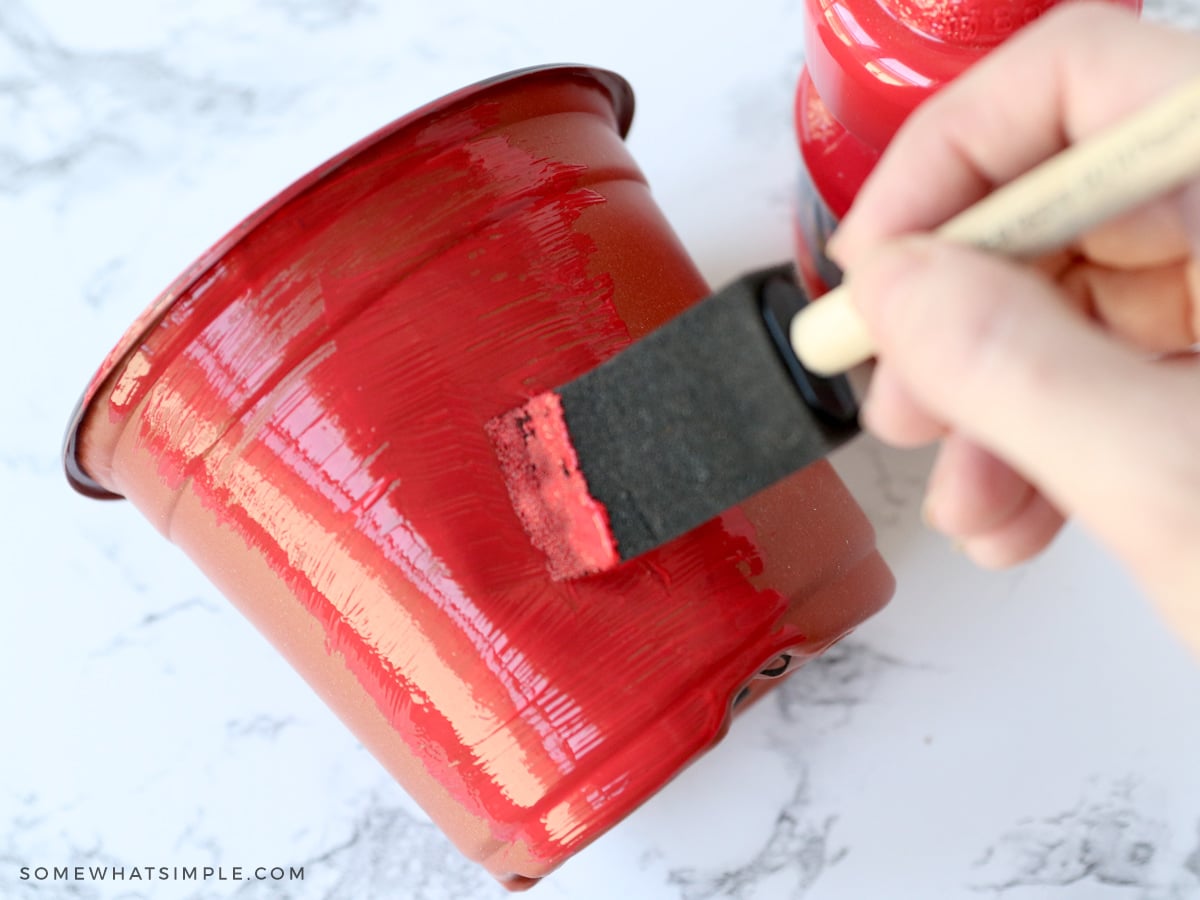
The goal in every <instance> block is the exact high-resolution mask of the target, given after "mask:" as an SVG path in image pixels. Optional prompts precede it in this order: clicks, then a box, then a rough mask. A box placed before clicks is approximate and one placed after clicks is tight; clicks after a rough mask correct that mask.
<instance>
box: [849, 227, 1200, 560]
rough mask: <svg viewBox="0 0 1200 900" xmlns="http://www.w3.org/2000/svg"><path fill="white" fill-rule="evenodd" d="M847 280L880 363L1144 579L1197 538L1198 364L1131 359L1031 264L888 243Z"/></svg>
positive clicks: (941, 246)
mask: <svg viewBox="0 0 1200 900" xmlns="http://www.w3.org/2000/svg"><path fill="white" fill-rule="evenodd" d="M849 283H850V287H851V291H852V294H853V298H854V302H855V304H856V305H857V306H858V307H859V309H860V311H861V312H862V314H863V316H864V318H865V319H866V322H867V326H868V328H869V330H870V331H871V333H872V336H873V337H874V339H875V342H876V346H877V347H878V355H879V358H880V360H881V361H882V362H883V363H884V364H885V365H887V366H888V367H889V368H890V369H891V370H892V371H893V372H894V373H895V374H896V375H897V377H898V378H899V379H900V381H901V382H902V383H903V384H904V386H905V387H906V388H907V390H908V392H909V393H910V394H911V395H912V397H913V399H915V400H916V402H917V403H918V404H919V405H921V406H923V407H924V408H925V410H926V411H927V412H929V413H930V414H932V415H933V416H934V417H935V418H936V419H938V420H940V421H941V422H943V423H945V424H946V425H947V426H949V427H951V428H952V429H955V430H957V431H960V432H962V433H964V434H965V435H966V436H968V437H969V438H971V439H972V440H974V441H975V442H976V443H978V444H980V445H982V446H984V447H986V448H987V449H989V450H990V451H991V452H992V453H994V454H995V455H996V456H998V457H1000V458H1001V459H1003V460H1004V461H1005V462H1007V463H1008V464H1009V465H1010V466H1012V467H1013V468H1014V469H1016V470H1017V471H1019V472H1021V474H1022V475H1024V476H1025V477H1026V478H1027V479H1028V480H1029V481H1031V482H1032V483H1033V484H1035V485H1036V486H1037V487H1038V488H1039V489H1040V490H1041V491H1042V493H1044V494H1045V495H1046V496H1047V497H1048V498H1049V499H1050V500H1051V501H1052V502H1054V503H1055V505H1057V506H1058V507H1059V508H1060V509H1062V510H1063V511H1064V512H1065V513H1067V514H1070V515H1075V516H1077V517H1078V518H1080V519H1081V520H1082V521H1083V522H1084V524H1085V525H1087V526H1088V527H1089V528H1090V529H1091V530H1092V531H1093V532H1094V533H1096V534H1097V536H1098V537H1100V538H1101V539H1102V540H1104V541H1105V542H1106V543H1108V544H1109V545H1110V546H1111V547H1112V548H1113V549H1114V550H1116V551H1117V552H1118V554H1119V555H1121V556H1124V557H1126V559H1127V561H1128V562H1130V563H1132V564H1133V565H1134V568H1135V569H1137V570H1139V571H1140V573H1141V574H1143V575H1145V574H1146V571H1145V569H1146V567H1147V566H1149V567H1153V566H1155V565H1158V564H1159V562H1161V558H1162V553H1163V552H1164V551H1168V549H1169V545H1170V544H1173V543H1175V542H1176V541H1179V540H1181V539H1187V538H1188V537H1189V536H1190V539H1191V540H1195V539H1196V538H1197V536H1198V535H1197V534H1196V532H1197V525H1196V522H1197V513H1196V511H1195V506H1196V497H1197V493H1196V491H1197V489H1200V466H1198V465H1197V463H1196V458H1197V456H1200V454H1198V453H1197V450H1196V448H1197V446H1200V423H1198V422H1197V416H1196V414H1195V413H1194V411H1193V410H1194V408H1195V407H1196V406H1197V404H1196V402H1195V397H1196V390H1197V386H1198V381H1197V377H1196V369H1195V367H1188V368H1185V367H1182V366H1169V365H1164V364H1156V363H1154V362H1152V361H1150V360H1147V359H1145V358H1142V357H1140V356H1138V355H1137V354H1136V353H1135V352H1134V351H1133V350H1132V349H1131V348H1129V347H1126V346H1125V345H1123V344H1120V343H1118V342H1117V341H1116V340H1114V339H1112V338H1111V337H1109V336H1108V335H1107V334H1105V333H1104V332H1103V331H1102V330H1101V329H1100V328H1099V326H1098V325H1096V324H1095V323H1093V322H1090V321H1088V320H1086V319H1084V318H1083V317H1082V316H1080V315H1079V314H1078V313H1076V312H1074V311H1072V310H1071V309H1070V308H1068V306H1067V303H1066V300H1065V298H1064V297H1063V296H1062V295H1061V294H1060V293H1059V291H1058V290H1057V288H1056V287H1055V285H1054V284H1053V283H1052V282H1050V281H1049V280H1047V279H1046V278H1044V277H1043V276H1041V275H1040V274H1038V273H1037V272H1035V271H1034V270H1033V269H1031V268H1028V267H1025V266H1022V265H1019V264H1016V263H1012V262H1009V261H1005V260H1002V259H999V258H997V257H994V256H990V255H987V254H985V253H982V252H979V251H976V250H972V249H969V248H966V247H962V246H956V245H953V244H949V243H945V242H941V241H938V240H936V239H934V238H929V237H908V238H903V239H900V240H898V241H895V242H893V243H892V244H890V245H888V246H885V247H884V248H882V249H880V250H879V251H878V252H877V253H876V254H875V255H874V256H873V257H872V258H870V259H869V260H866V261H865V262H864V264H863V265H862V266H861V267H859V268H855V269H854V270H853V272H852V273H851V278H850V281H849ZM1139 513H1140V515H1139ZM1131 517H1136V518H1137V519H1138V520H1139V521H1138V523H1137V525H1136V526H1135V525H1133V524H1132V523H1131V521H1130V520H1131ZM1156 524H1157V526H1159V527H1155V525H1156ZM1181 528H1182V529H1183V531H1182V533H1181V532H1180V529H1181ZM1164 532H1165V534H1164ZM1164 541H1168V544H1167V545H1165V546H1164V543H1163V542H1164ZM1191 546H1192V548H1193V549H1192V551H1189V554H1190V553H1192V552H1194V547H1195V545H1194V544H1192V545H1191Z"/></svg>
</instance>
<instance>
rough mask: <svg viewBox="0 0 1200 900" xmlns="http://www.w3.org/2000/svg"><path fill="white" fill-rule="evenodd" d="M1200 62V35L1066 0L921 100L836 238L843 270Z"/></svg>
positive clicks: (833, 246)
mask: <svg viewBox="0 0 1200 900" xmlns="http://www.w3.org/2000/svg"><path fill="white" fill-rule="evenodd" d="M1198 72H1200V35H1196V34H1193V33H1188V32H1183V31H1177V30H1173V29H1169V28H1165V27H1162V26H1158V25H1151V24H1146V23H1140V22H1138V20H1137V18H1136V17H1135V16H1134V15H1133V14H1132V13H1129V12H1128V11H1126V10H1124V9H1120V8H1117V7H1113V6H1108V5H1103V4H1091V3H1088V4H1075V3H1071V4H1067V5H1066V6H1064V7H1062V8H1059V9H1056V10H1053V11H1052V12H1050V13H1048V14H1047V15H1046V16H1045V17H1044V18H1043V19H1041V20H1039V21H1038V22H1036V23H1034V24H1033V25H1031V26H1029V27H1028V29H1027V30H1025V31H1023V32H1022V33H1020V34H1018V35H1017V36H1016V37H1014V38H1013V39H1012V40H1011V41H1009V42H1008V43H1007V44H1004V45H1002V46H1001V47H1000V48H998V49H997V50H996V51H994V52H993V53H991V54H990V55H988V56H987V57H985V58H984V60H983V61H981V62H980V63H978V64H977V65H975V66H973V67H972V68H971V69H969V70H968V71H967V72H966V73H964V74H963V75H962V76H961V77H960V78H959V79H958V80H957V81H956V82H954V83H953V84H951V85H949V86H948V87H946V88H945V89H944V90H943V91H941V92H940V93H939V94H938V95H936V96H935V97H933V98H932V99H930V100H929V101H928V102H927V103H925V104H924V105H923V106H921V107H920V108H919V109H918V110H917V112H916V113H914V114H913V116H912V117H911V118H910V119H909V121H908V122H906V123H905V125H904V127H903V128H902V129H901V130H900V132H899V133H898V134H897V135H896V137H895V139H894V140H893V141H892V143H891V146H890V147H889V148H888V150H887V152H886V153H885V154H884V156H883V159H882V160H880V162H879V165H878V166H877V167H876V169H875V171H874V172H873V173H872V174H871V177H870V178H869V179H868V180H867V182H866V184H865V185H864V186H863V189H862V191H861V192H860V193H859V195H858V197H857V199H856V200H855V203H854V206H853V207H852V208H851V209H850V212H849V213H847V215H846V217H845V219H844V220H843V222H842V225H841V227H840V228H839V229H838V233H837V234H836V235H835V236H834V238H833V240H832V241H831V243H830V247H829V250H830V253H831V255H833V256H834V257H835V258H836V260H837V261H838V263H839V264H841V265H842V266H843V268H850V267H853V265H854V264H855V263H856V261H858V260H860V259H861V258H862V256H863V254H865V253H868V252H870V250H871V248H873V247H874V246H876V245H877V244H878V243H880V242H881V241H883V240H886V239H887V238H889V237H893V236H895V235H899V234H902V233H905V232H910V231H924V230H928V229H931V228H933V227H935V226H937V225H940V224H941V223H942V222H944V221H945V220H946V219H948V218H950V216H952V215H953V214H954V213H956V212H959V211H960V210H962V209H965V208H966V207H968V206H970V205H971V204H972V203H974V202H975V201H977V200H979V199H980V198H981V197H983V196H985V195H986V194H988V193H989V192H990V191H992V190H993V189H994V188H995V187H997V186H999V185H1001V184H1004V183H1005V182H1007V181H1010V180H1012V179H1013V178H1015V177H1016V176H1018V175H1020V174H1021V173H1022V172H1025V171H1026V170H1028V169H1030V168H1032V167H1033V166H1035V165H1036V164H1037V163H1039V162H1041V161H1042V160H1044V159H1046V158H1048V157H1050V156H1052V155H1054V154H1055V153H1057V152H1058V151H1059V150H1061V149H1063V148H1064V147H1066V146H1068V145H1069V144H1071V143H1074V142H1075V141H1077V140H1079V139H1081V138H1083V137H1086V136H1088V135H1090V134H1093V133H1095V132H1097V131H1099V130H1101V129H1102V128H1104V127H1105V126H1107V125H1110V124H1112V123H1113V122H1115V121H1117V120H1119V119H1121V118H1123V117H1125V116H1127V115H1129V114H1130V113H1132V112H1133V111H1134V110H1135V109H1137V108H1139V107H1141V106H1143V105H1145V104H1146V103H1147V102H1148V101H1150V100H1152V99H1153V98H1155V97H1157V96H1159V95H1161V94H1163V93H1165V92H1166V91H1168V90H1170V89H1171V88H1172V87H1174V86H1176V85H1178V84H1181V83H1182V82H1184V81H1185V80H1187V79H1188V78H1189V77H1191V76H1194V75H1196V74H1197V73H1198Z"/></svg>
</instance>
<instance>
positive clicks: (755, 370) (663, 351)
mask: <svg viewBox="0 0 1200 900" xmlns="http://www.w3.org/2000/svg"><path fill="white" fill-rule="evenodd" d="M1197 175H1200V80H1195V81H1192V82H1189V83H1188V84H1185V85H1184V86H1183V87H1181V88H1179V89H1177V90H1176V91H1174V92H1172V93H1170V94H1168V95H1167V96H1165V97H1164V98H1163V99H1161V100H1159V101H1158V102H1156V103H1154V104H1152V105H1150V106H1148V107H1146V108H1144V109H1143V110H1141V111H1140V112H1138V113H1136V114H1135V115H1133V116H1131V117H1130V118H1128V119H1125V120H1123V121H1122V122H1119V123H1118V124H1116V125H1115V126H1113V127H1111V128H1109V129H1108V130H1106V131H1103V132H1101V133H1099V134H1097V135H1095V136H1093V137H1091V138H1089V139H1087V140H1085V141H1082V142H1080V143H1077V144H1075V145H1073V146H1071V147H1070V148H1068V149H1066V150H1064V151H1063V152H1061V153H1059V154H1058V155H1057V156H1054V157H1052V158H1051V159H1049V160H1047V161H1046V162H1044V163H1042V164H1041V165H1039V166H1038V167H1036V168H1034V169H1032V170H1031V171H1029V172H1028V173H1026V174H1025V175H1023V176H1021V177H1020V178H1019V179H1017V180H1015V181H1013V182H1010V183H1009V184H1007V185H1005V186H1003V187H1001V188H999V189H997V190H996V191H995V192H993V193H992V194H990V195H989V196H988V197H986V198H984V199H983V200H982V201H980V202H979V203H977V204H976V205H974V206H972V207H971V208H970V209H968V210H966V211H964V212H962V213H960V214H958V215H957V216H955V217H954V218H953V219H951V220H949V221H948V222H946V223H945V224H944V225H943V226H941V227H940V228H939V229H937V231H936V233H937V234H938V235H939V236H941V237H943V238H945V239H947V240H951V241H957V242H960V243H965V244H970V245H973V246H976V247H980V248H982V249H986V250H989V251H992V252H995V253H999V254H1004V255H1006V256H1011V257H1014V258H1030V257H1035V256H1037V255H1040V254H1042V253H1046V252H1049V251H1051V250H1054V249H1058V248H1060V247H1062V246H1064V245H1066V244H1068V243H1069V242H1070V241H1072V240H1073V239H1075V238H1076V237H1078V236H1079V235H1080V234H1082V233H1083V232H1085V231H1087V230H1088V229H1089V228H1092V227H1094V226H1096V225H1098V224H1100V223H1102V222H1104V221H1106V220H1108V219H1110V218H1113V217H1115V216H1117V215H1120V214H1121V213H1123V212H1126V211H1129V210H1131V209H1133V208H1134V207H1136V206H1138V205H1140V204H1141V203H1144V202H1145V201H1147V200H1150V199H1153V198H1155V197H1158V196H1160V195H1163V194H1166V193H1168V192H1170V191H1172V190H1174V189H1176V188H1178V187H1180V186H1181V185H1182V184H1184V183H1185V182H1186V181H1188V180H1189V179H1191V178H1194V177H1196V176H1197ZM872 354H873V347H872V344H871V340H870V336H869V334H868V332H867V330H866V328H865V326H864V324H863V322H862V321H861V319H860V318H859V316H858V315H857V313H856V312H855V310H854V307H853V306H852V304H851V303H850V299H849V295H848V293H847V292H846V289H845V287H841V288H837V289H835V290H834V291H831V292H830V293H828V294H826V295H825V296H823V297H822V298H820V299H819V300H817V301H815V302H813V303H807V302H806V300H805V298H804V297H803V295H802V294H801V293H800V291H799V288H797V287H796V286H795V285H794V283H792V282H791V281H790V279H788V278H787V277H786V272H785V270H771V271H767V272H762V273H756V274H754V275H750V276H746V277H745V278H743V279H741V280H739V281H737V282H735V283H734V284H732V285H730V286H729V287H727V288H725V289H724V290H721V291H719V292H717V293H716V294H714V295H712V296H711V297H709V298H707V299H705V300H702V301H700V302H699V303H698V304H697V305H696V306H694V307H692V308H691V309H689V310H687V311H685V312H684V313H683V314H681V315H679V316H678V317H676V318H675V319H673V320H671V321H670V322H668V323H667V324H665V325H664V326H662V327H661V328H659V329H658V330H656V331H654V332H652V333H651V334H649V335H647V336H646V337H644V338H642V339H641V340H640V341H638V342H636V343H634V344H633V345H631V346H630V347H628V348H627V349H626V350H624V351H622V352H621V353H619V354H618V355H616V356H615V357H613V358H612V359H610V360H609V361H607V362H605V363H604V364H602V365H601V366H599V367H597V368H596V369H594V370H592V371H590V372H587V373H585V374H583V375H582V376H580V377H579V378H578V379H576V380H575V381H572V382H570V383H569V384H566V385H563V386H562V387H560V388H557V389H556V390H554V391H551V392H547V393H544V394H541V395H538V396H536V397H533V398H532V399H530V400H529V401H528V402H527V403H525V404H524V405H523V406H521V407H519V408H517V409H514V410H511V411H509V412H507V413H505V414H503V415H501V416H498V417H497V418H495V419H493V420H492V421H491V422H489V423H488V426H487V430H488V434H489V436H490V438H491V440H492V443H493V445H494V446H495V448H496V453H497V456H498V458H499V460H500V463H501V466H502V468H503V470H504V473H505V478H506V483H507V487H508V491H509V496H510V498H511V499H512V501H513V506H514V508H515V510H516V512H517V514H518V515H519V516H520V518H521V521H522V523H523V525H524V526H525V531H526V533H527V534H529V536H530V538H531V540H532V541H533V542H534V544H535V545H536V546H538V547H539V549H541V551H542V552H543V553H545V554H546V557H547V561H548V564H549V568H550V572H551V574H552V575H553V576H554V577H555V578H560V579H562V578H575V577H581V576H584V575H588V574H591V573H596V572H602V571H606V570H608V569H611V568H613V567H615V566H616V565H618V564H619V563H621V562H623V561H625V560H629V559H632V558H634V557H636V556H639V555H640V554H642V553H645V552H647V551H649V550H652V549H654V548H655V547H658V546H660V545H661V544H664V543H666V542H667V541H669V540H671V539H673V538H675V537H678V536H679V535H681V534H683V533H685V532H687V531H689V530H691V529H692V528H694V527H696V526H697V525H700V524H702V523H703V522H705V521H707V520H708V519H710V518H712V517H713V516H716V515H718V514H720V513H721V512H723V511H724V510H726V509H728V508H729V507H731V506H733V505H735V504H736V503H738V502H740V501H742V500H745V499H747V498H748V497H750V496H751V495H752V494H754V493H756V492H758V491H759V490H761V489H763V488H766V487H768V486H769V485H771V484H772V483H774V482H775V481H777V480H779V479H780V478H782V477H784V476H786V475H788V474H790V473H791V472H794V471H797V470H799V469H801V468H803V467H804V466H806V465H808V464H809V463H811V462H813V461H815V460H816V459H819V458H821V457H823V456H825V455H826V454H827V453H829V452H830V451H831V450H832V449H834V448H835V447H837V446H838V445H839V444H841V443H842V442H843V441H844V440H846V439H847V437H849V436H851V435H852V434H854V432H855V430H856V424H855V406H854V402H853V396H852V394H851V393H850V391H849V386H848V384H847V383H846V382H845V380H844V379H842V378H840V377H838V373H841V372H844V371H846V370H848V369H850V368H852V367H853V366H855V365H857V364H859V363H861V362H863V361H865V360H866V359H868V358H870V356H871V355H872ZM796 514H797V515H803V511H802V510H797V513H796Z"/></svg>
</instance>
